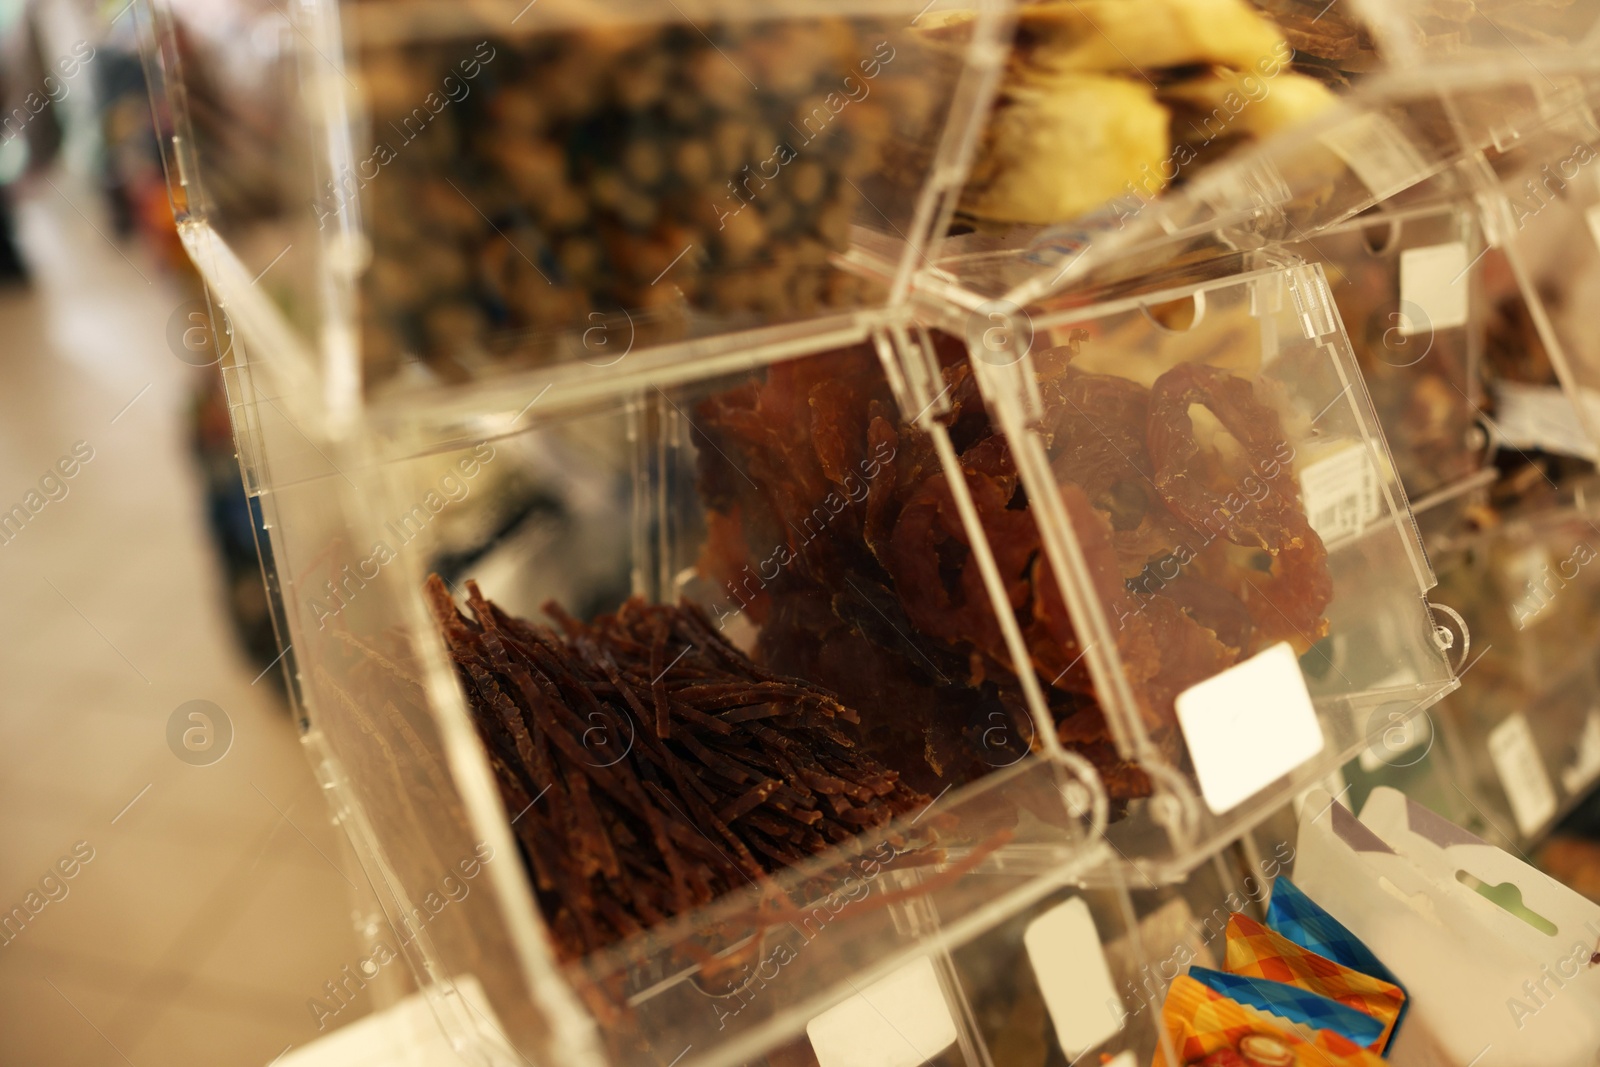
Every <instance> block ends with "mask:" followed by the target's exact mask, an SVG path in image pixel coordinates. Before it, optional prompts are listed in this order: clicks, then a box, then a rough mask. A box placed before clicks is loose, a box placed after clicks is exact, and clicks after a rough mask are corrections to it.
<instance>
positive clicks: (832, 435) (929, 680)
mask: <svg viewBox="0 0 1600 1067" xmlns="http://www.w3.org/2000/svg"><path fill="white" fill-rule="evenodd" d="M935 347H936V349H937V350H938V352H939V357H940V361H941V370H942V374H943V377H944V383H945V387H946V388H945V390H944V393H945V395H946V396H947V397H948V399H949V402H950V412H949V414H948V416H947V417H946V420H945V421H946V425H947V428H948V432H949V435H950V439H951V443H952V445H953V446H954V449H955V451H956V453H957V457H958V460H959V464H960V469H961V471H962V475H963V476H964V478H965V481H966V486H967V490H968V492H969V493H970V495H971V497H972V502H973V505H974V507H975V509H976V511H977V516H978V520H979V523H980V524H981V525H982V527H983V530H984V533H985V535H986V539H987V541H988V542H989V545H990V547H991V549H992V551H993V553H994V556H995V562H996V565H997V568H998V570H999V572H1000V577H1001V580H1002V582H1003V584H1004V586H1005V588H1006V590H1007V594H1008V599H1009V601H1010V606H1011V610H1012V612H1013V614H1014V616H1015V620H1016V623H1017V626H1018V628H1019V629H1020V630H1021V632H1022V636H1023V640H1024V642H1025V643H1026V646H1027V649H1028V653H1029V659H1030V661H1031V662H1030V667H1031V669H1033V670H1034V671H1035V673H1036V675H1037V677H1038V679H1039V682H1040V685H1041V688H1042V689H1043V691H1044V694H1045V697H1046V701H1047V703H1048V705H1049V709H1050V712H1051V714H1052V717H1053V720H1054V723H1055V727H1056V731H1057V734H1058V736H1059V738H1060V740H1061V742H1062V744H1063V745H1065V746H1066V747H1068V748H1070V749H1073V750H1075V751H1078V752H1080V753H1081V754H1083V755H1084V756H1085V757H1086V758H1087V759H1089V760H1090V761H1091V762H1092V763H1094V764H1095V766H1096V768H1097V769H1098V770H1099V771H1100V774H1101V776H1102V779H1103V781H1104V783H1105V785H1106V788H1107V792H1108V793H1109V795H1110V796H1111V797H1112V799H1113V800H1118V801H1126V800H1129V799H1133V798H1136V797H1141V796H1145V795H1148V794H1149V791H1150V783H1149V781H1148V779H1147V778H1146V776H1145V774H1144V772H1143V771H1142V770H1141V769H1140V768H1139V767H1137V766H1136V765H1133V764H1130V763H1128V762H1127V761H1126V760H1124V759H1123V758H1121V757H1120V756H1119V755H1118V752H1117V749H1116V747H1115V745H1114V744H1113V739H1112V736H1111V733H1110V731H1109V728H1108V725H1107V723H1106V719H1105V716H1104V713H1103V710H1102V708H1101V706H1100V703H1099V699H1098V697H1097V694H1096V691H1095V687H1094V685H1093V683H1092V681H1091V679H1090V676H1089V672H1088V669H1087V667H1086V665H1085V662H1084V661H1085V655H1084V653H1085V649H1084V647H1083V645H1082V643H1081V642H1080V640H1079V638H1078V635H1077V632H1076V630H1075V628H1074V626H1073V623H1072V620H1071V619H1070V617H1069V616H1068V612H1067V609H1066V606H1065V604H1064V602H1063V598H1062V594H1061V590H1060V586H1059V584H1058V582H1057V579H1056V577H1055V574H1054V572H1053V570H1052V568H1051V565H1050V562H1049V559H1048V557H1047V556H1046V554H1045V552H1044V549H1043V545H1042V543H1041V537H1040V533H1039V529H1038V525H1037V521H1036V519H1035V517H1034V516H1033V514H1032V511H1031V506H1030V503H1029V501H1028V498H1027V494H1026V493H1025V492H1024V490H1023V487H1022V485H1021V478H1020V476H1019V474H1018V471H1017V469H1016V466H1015V464H1014V462H1013V459H1012V455H1011V451H1010V448H1009V446H1008V444H1007V442H1006V440H1005V438H1004V436H1003V435H1002V434H1000V433H999V432H998V430H997V428H996V427H995V426H994V425H993V424H992V422H991V421H990V419H989V417H988V415H987V413H986V411H985V409H984V405H983V400H982V397H981V396H980V395H979V393H978V390H977V384H976V381H975V379H974V378H973V376H972V374H971V372H970V368H969V367H968V365H967V364H966V362H965V361H964V359H963V356H962V352H961V348H960V345H959V343H956V342H954V341H953V339H952V338H948V337H945V336H943V335H938V334H936V335H935ZM1070 358H1071V355H1070V352H1069V350H1067V349H1052V350H1046V351H1040V352H1036V353H1035V363H1036V370H1037V374H1038V381H1039V384H1040V388H1041V391H1042V393H1043V396H1044V400H1045V403H1044V410H1045V416H1044V420H1043V425H1042V426H1041V427H1040V433H1041V438H1042V439H1043V440H1044V441H1046V442H1048V447H1049V449H1050V459H1051V465H1052V471H1053V473H1054V475H1055V478H1056V481H1057V484H1058V488H1059V491H1060V493H1061V497H1062V500H1063V503H1064V504H1065V505H1066V508H1067V512H1068V514H1069V516H1070V518H1071V519H1072V521H1073V525H1074V528H1075V530H1076V532H1077V534H1078V540H1079V543H1080V547H1081V548H1082V550H1083V553H1084V555H1085V557H1086V562H1087V563H1088V564H1089V571H1090V575H1091V578H1092V580H1093V582H1094V583H1095V589H1094V592H1095V593H1096V594H1097V595H1098V597H1099V599H1100V601H1101V603H1102V604H1103V606H1104V608H1105V610H1106V613H1107V615H1108V621H1110V622H1112V624H1113V626H1114V629H1115V632H1116V640H1117V645H1118V651H1119V654H1120V657H1121V659H1122V662H1123V665H1124V667H1125V669H1126V670H1127V672H1128V675H1129V681H1130V682H1131V683H1132V688H1133V692H1134V696H1135V698H1136V699H1137V700H1138V701H1139V704H1140V708H1139V710H1140V713H1141V715H1142V716H1143V718H1144V720H1145V723H1146V725H1147V728H1148V729H1149V730H1150V731H1151V733H1152V735H1153V736H1154V737H1156V739H1157V743H1159V744H1163V745H1166V746H1168V747H1170V748H1172V749H1173V750H1174V751H1175V750H1176V747H1177V734H1176V725H1175V716H1174V711H1173V706H1174V701H1175V699H1176V697H1177V695H1178V694H1179V693H1180V692H1182V691H1183V690H1184V689H1186V688H1187V687H1189V686H1191V685H1193V684H1195V683H1196V682H1199V681H1201V680H1203V679H1205V678H1208V677H1210V676H1212V675H1214V674H1216V673H1217V672H1219V671H1221V670H1224V669H1226V668H1227V667H1229V666H1232V665H1233V664H1234V663H1237V662H1239V661H1240V660H1242V659H1244V658H1247V657H1248V656H1251V655H1254V654H1255V653H1256V652H1259V651H1260V650H1261V649H1263V648H1264V647H1266V646H1267V645H1268V644H1270V643H1272V642H1274V641H1276V640H1280V639H1287V640H1290V641H1291V642H1293V643H1294V644H1296V645H1297V646H1299V647H1301V648H1304V647H1306V646H1308V645H1309V644H1310V643H1311V642H1312V641H1314V640H1315V639H1316V638H1318V637H1320V636H1322V635H1323V634H1324V633H1325V632H1326V628H1327V623H1326V621H1325V620H1324V618H1323V616H1322V612H1323V609H1324V608H1325V607H1326V606H1327V603H1328V600H1329V598H1330V596H1331V592H1332V583H1331V579H1330V577H1329V573H1328V569H1327V563H1326V552H1325V550H1324V548H1323V546H1322V543H1321V541H1320V539H1318V538H1317V536H1316V534H1315V532H1314V531H1312V530H1311V528H1310V526H1309V523H1308V522H1307V520H1306V518H1305V516H1304V514H1303V512H1302V511H1301V507H1300V503H1299V498H1298V491H1297V490H1296V488H1295V485H1294V481H1293V477H1292V474H1290V472H1289V466H1288V464H1289V462H1290V461H1291V460H1292V456H1293V452H1292V450H1291V449H1289V447H1288V444H1287V442H1286V440H1285V438H1284V434H1283V430H1282V425H1281V422H1280V421H1279V419H1278V417H1277V414H1276V413H1275V412H1274V411H1273V410H1272V409H1271V408H1269V407H1267V406H1266V405H1265V404H1263V403H1262V402H1261V401H1260V400H1258V399H1257V398H1256V396H1255V391H1254V388H1253V386H1252V385H1251V384H1250V383H1249V382H1248V381H1246V380H1245V379H1243V378H1239V377H1235V376H1233V375H1231V374H1228V373H1226V372H1224V371H1220V370H1214V369H1212V368H1206V367H1190V366H1187V365H1185V366H1180V367H1178V368H1175V369H1173V370H1169V371H1168V372H1167V373H1166V374H1165V375H1163V376H1161V377H1159V378H1158V379H1157V380H1156V383H1155V390H1154V392H1152V390H1150V389H1147V388H1145V387H1144V386H1143V385H1140V384H1138V383H1137V382H1134V381H1130V380H1128V379H1125V378H1120V377H1115V376H1111V375H1101V374H1091V373H1086V372H1083V371H1079V370H1077V369H1076V368H1074V367H1072V366H1070V365H1069V360H1070ZM1190 403H1193V404H1198V405H1199V406H1201V407H1205V408H1209V409H1211V410H1212V411H1213V413H1214V415H1215V417H1216V418H1217V419H1218V420H1219V421H1220V422H1221V423H1222V424H1223V425H1224V426H1226V427H1228V428H1229V429H1231V430H1232V431H1233V432H1234V433H1236V434H1237V435H1238V440H1239V442H1240V446H1241V448H1242V449H1243V450H1244V452H1245V453H1246V457H1247V459H1248V461H1249V462H1248V464H1247V465H1246V466H1244V467H1243V468H1242V469H1241V468H1240V466H1239V464H1238V463H1237V462H1236V461H1232V460H1230V461H1228V462H1224V461H1223V458H1222V457H1221V456H1220V455H1218V454H1215V453H1214V452H1213V450H1212V449H1211V448H1210V447H1207V448H1206V449H1202V448H1201V447H1200V444H1199V442H1198V441H1196V440H1195V431H1194V427H1193V425H1192V419H1191V417H1190V415H1189V411H1188V405H1189V404H1190ZM693 424H694V429H695V432H696V434H697V440H698V441H699V442H700V443H701V444H702V447H701V449H700V457H699V464H700V474H699V485H700V490H701V495H702V498H703V499H704V500H705V503H706V506H707V512H708V515H707V525H708V528H709V531H710V534H709V536H708V538H707V542H706V546H705V549H704V551H703V553H702V556H701V559H700V562H699V568H700V571H701V573H702V575H704V576H705V577H707V578H709V579H711V580H712V581H713V582H715V583H717V584H719V585H722V586H723V587H724V588H725V589H726V590H727V600H726V603H725V605H724V606H720V607H717V608H714V612H715V614H716V616H717V621H718V624H719V625H729V624H732V622H733V620H735V619H740V620H744V619H747V620H748V622H750V623H753V624H754V627H755V629H756V634H755V636H754V640H755V642H756V654H757V656H758V657H759V658H760V659H761V660H762V662H763V663H766V664H768V665H770V666H772V667H774V668H775V669H778V670H783V671H787V672H789V673H792V674H796V675H801V676H804V677H806V678H812V679H816V680H818V681H819V682H821V683H822V684H825V685H827V686H829V687H830V688H832V689H833V690H835V691H837V692H839V693H840V694H841V695H842V698H843V699H844V700H845V701H846V703H848V704H850V705H851V706H853V707H857V708H860V709H862V710H863V721H862V723H861V728H860V729H861V734H862V736H863V739H864V744H866V745H867V746H868V748H869V749H870V750H871V751H883V752H904V751H908V750H914V749H915V748H918V747H920V748H921V749H922V751H923V753H924V757H925V763H926V765H927V766H926V769H924V770H922V771H920V772H919V771H918V770H917V769H915V768H913V767H911V766H905V767H903V768H902V769H903V770H904V772H905V774H906V775H907V776H908V777H912V778H913V779H914V780H915V782H916V784H918V785H919V786H920V787H922V788H924V789H926V790H928V791H929V792H935V791H937V790H938V789H940V788H942V787H943V786H944V785H946V784H949V783H951V782H961V781H965V780H968V779H970V778H971V777H975V776H977V775H981V774H983V773H985V772H986V771H988V770H990V769H992V768H993V767H994V766H996V765H999V761H997V760H996V759H994V758H993V757H994V756H995V753H993V752H992V751H990V750H989V749H988V748H987V743H988V742H989V741H990V740H991V739H992V736H993V735H992V734H991V733H989V732H987V731H986V730H985V727H986V726H988V725H992V724H994V723H1009V724H1011V728H1012V729H1013V730H1014V732H1015V733H1017V734H1018V735H1020V736H1021V737H1022V738H1028V737H1031V734H1029V733H1027V732H1026V731H1027V729H1028V726H1027V722H1026V711H1025V707H1026V705H1025V703H1024V701H1023V699H1022V695H1021V691H1020V689H1021V687H1020V682H1019V681H1018V678H1017V676H1016V673H1015V666H1014V664H1013V660H1012V658H1011V656H1010V653H1009V650H1008V649H1007V647H1006V645H1005V642H1004V640H1003V638H1002V635H1001V631H1000V628H999V624H998V622H997V619H996V616H995V613H994V608H993V606H992V602H991V601H990V599H989V598H988V596H987V591H986V589H985V588H984V586H983V583H982V581H981V576H980V574H979V572H978V568H977V564H976V561H975V559H974V557H973V553H972V546H971V544H970V541H969V539H968V535H967V531H966V529H965V528H964V526H963V525H962V523H961V521H960V518H959V515H958V513H957V511H956V508H955V505H954V500H953V497H952V493H951V488H950V484H949V482H948V481H947V478H946V475H945V472H944V470H943V468H942V467H941V465H940V464H939V462H938V458H937V456H936V454H935V453H934V449H933V444H932V441H931V438H930V437H929V436H928V435H927V434H926V433H925V432H924V431H923V430H921V429H919V428H918V427H917V426H915V425H913V424H909V423H907V422H905V421H903V420H902V417H901V416H900V414H899V413H898V410H897V408H896V406H895V403H894V400H893V398H892V396H891V395H890V393H889V389H888V386H887V385H886V384H884V381H883V376H882V375H881V373H879V372H878V371H877V368H876V365H875V361H874V356H873V355H872V353H871V352H870V350H868V349H866V348H864V347H861V348H856V349H846V350H841V351H838V352H834V353H829V354H827V355H824V356H818V357H810V358H808V359H806V360H800V361H795V362H792V363H787V364H780V365H776V366H773V367H772V368H770V369H769V370H768V372H767V379H766V381H765V382H760V383H749V384H746V385H744V386H741V387H740V388H738V389H734V390H729V391H727V392H723V393H719V394H715V395H713V396H712V397H710V398H708V399H707V400H705V401H704V402H702V403H701V404H700V405H699V406H698V407H697V408H696V410H695V417H694V420H693ZM1185 464H1188V465H1190V466H1192V467H1193V468H1194V473H1193V474H1192V475H1189V474H1186V471H1187V468H1186V467H1185ZM1230 479H1234V480H1236V481H1237V488H1238V497H1239V498H1238V500H1232V499H1231V498H1232V497H1233V496H1234V495H1235V494H1234V490H1233V488H1232V487H1230V485H1229V480H1230ZM1246 502H1248V506H1244V505H1245V504H1246ZM1219 508H1220V509H1221V510H1220V512H1218V511H1217V509H1219ZM1214 512H1217V513H1216V514H1214ZM1020 755H1021V753H1020V752H1019V753H1017V756H1016V758H1020Z"/></svg>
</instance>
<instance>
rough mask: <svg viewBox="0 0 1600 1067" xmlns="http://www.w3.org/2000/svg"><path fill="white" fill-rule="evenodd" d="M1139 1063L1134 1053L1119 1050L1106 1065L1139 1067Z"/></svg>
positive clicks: (1110, 1066) (1111, 1066)
mask: <svg viewBox="0 0 1600 1067" xmlns="http://www.w3.org/2000/svg"><path fill="white" fill-rule="evenodd" d="M1138 1064H1139V1061H1138V1060H1136V1059H1134V1058H1133V1053H1131V1052H1119V1053H1117V1055H1116V1057H1115V1058H1114V1059H1113V1060H1112V1061H1111V1062H1110V1063H1108V1064H1106V1065H1105V1067H1138Z"/></svg>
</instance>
